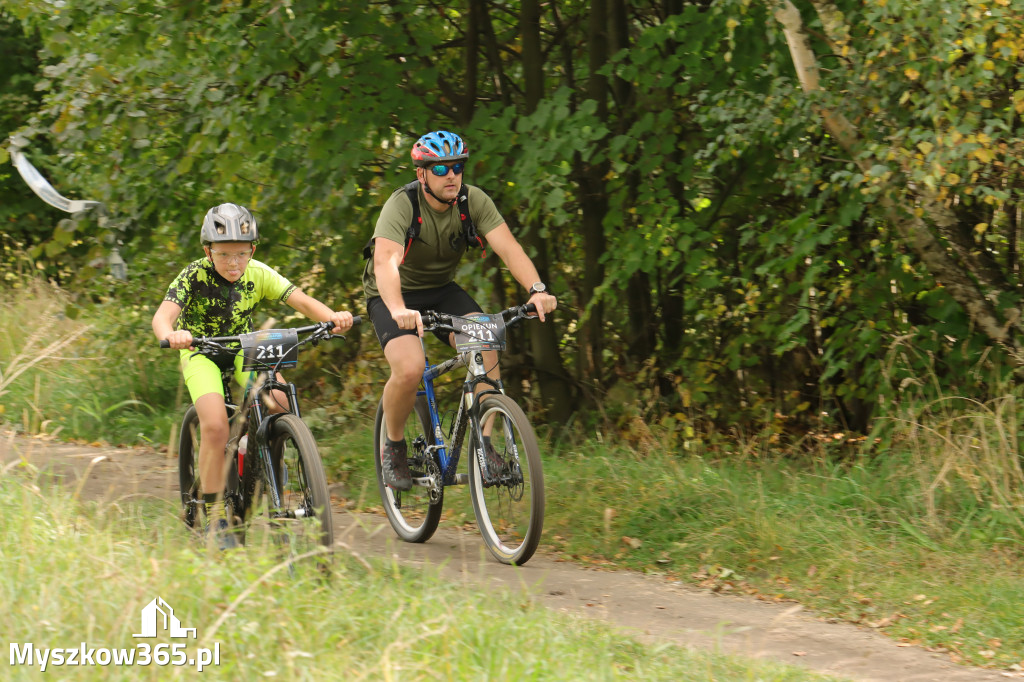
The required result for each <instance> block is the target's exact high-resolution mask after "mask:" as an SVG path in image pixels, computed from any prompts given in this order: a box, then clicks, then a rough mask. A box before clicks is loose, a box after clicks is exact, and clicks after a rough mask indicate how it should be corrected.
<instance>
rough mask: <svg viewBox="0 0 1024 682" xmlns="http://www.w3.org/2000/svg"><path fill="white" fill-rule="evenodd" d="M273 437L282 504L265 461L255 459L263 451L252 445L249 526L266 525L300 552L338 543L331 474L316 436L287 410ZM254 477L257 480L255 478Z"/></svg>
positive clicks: (277, 538)
mask: <svg viewBox="0 0 1024 682" xmlns="http://www.w3.org/2000/svg"><path fill="white" fill-rule="evenodd" d="M269 440H270V462H271V466H272V467H273V470H274V479H275V482H276V484H277V491H278V496H279V497H280V500H281V504H280V506H279V507H275V506H274V504H273V497H272V496H271V494H270V487H269V478H270V477H269V476H268V475H266V471H265V464H264V463H263V462H257V461H255V459H256V457H257V456H258V455H257V453H256V452H254V451H253V450H252V449H250V451H249V454H247V455H246V458H245V467H246V469H245V471H246V474H244V475H243V479H245V480H246V484H245V485H244V486H243V487H244V489H245V491H246V493H247V494H248V495H251V499H250V500H249V504H248V508H249V513H248V521H249V529H250V531H256V530H259V529H264V530H266V531H267V532H269V533H270V534H271V535H273V536H274V539H275V541H276V542H280V541H281V539H282V538H286V539H287V540H288V543H289V545H290V546H291V548H292V550H293V551H294V552H295V553H298V554H301V553H304V552H308V551H312V550H313V549H315V548H316V547H317V546H318V545H323V546H325V547H330V546H331V545H333V544H334V521H333V518H332V510H331V499H330V493H329V492H328V489H327V475H326V474H325V473H324V467H323V462H321V460H320V451H319V449H318V448H317V445H316V439H315V438H314V437H313V434H312V432H310V430H309V427H308V426H306V424H305V423H304V422H303V421H302V420H301V419H300V418H299V417H297V416H295V415H294V414H285V415H282V416H280V417H277V418H276V419H275V420H274V423H273V425H272V426H271V430H270V439H269ZM250 442H251V441H250ZM251 447H252V446H251V445H250V448H251ZM249 467H252V468H251V469H250V468H249ZM253 477H255V478H257V480H255V481H253V480H252V478H253ZM251 535H252V533H250V536H251Z"/></svg>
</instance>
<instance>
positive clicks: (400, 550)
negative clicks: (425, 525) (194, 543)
mask: <svg viewBox="0 0 1024 682" xmlns="http://www.w3.org/2000/svg"><path fill="white" fill-rule="evenodd" d="M99 458H101V459H99ZM18 460H21V461H26V462H29V463H31V464H32V465H33V466H35V467H37V468H40V469H45V470H48V471H52V472H53V473H55V474H58V475H62V476H65V480H66V483H67V486H68V489H69V490H71V491H72V492H73V493H74V492H77V493H79V494H80V495H81V497H82V498H83V499H93V500H104V499H107V500H114V499H124V498H126V497H130V496H155V497H159V498H162V499H168V500H175V499H177V494H178V492H177V486H178V482H177V461H176V460H174V459H168V458H166V457H165V456H164V455H163V454H160V453H157V452H154V451H152V450H127V449H117V448H104V447H88V446H78V445H68V444H64V443H58V442H54V441H45V440H39V439H26V438H16V437H15V436H14V435H13V434H10V433H8V434H4V433H0V462H2V463H3V464H0V468H3V467H6V466H8V465H11V466H15V465H14V464H13V463H14V462H15V461H18ZM86 472H88V475H87V476H85V474H86ZM334 524H335V535H336V537H337V539H338V542H341V543H343V544H344V545H345V546H346V547H347V548H349V550H350V551H352V552H354V553H357V554H359V555H361V556H364V557H366V556H394V557H397V558H398V559H399V560H401V561H403V562H406V563H408V564H410V565H419V566H422V567H424V568H425V569H429V570H438V571H441V572H443V573H444V574H445V575H447V577H448V578H449V579H452V578H454V579H459V580H464V581H466V582H473V583H489V584H493V585H498V586H502V587H504V588H507V589H512V590H526V591H528V592H529V593H530V594H531V595H533V597H534V599H536V600H537V602H539V603H541V604H544V605H546V606H547V607H549V608H552V609H558V610H561V611H566V612H571V613H575V614H579V615H583V616H586V617H590V618H595V619H599V620H603V621H606V622H608V623H612V624H614V625H616V626H619V627H621V628H624V629H626V630H628V631H630V633H631V634H633V635H636V636H639V637H640V638H642V639H646V640H649V641H670V642H674V643H677V644H680V645H684V646H690V647H696V648H708V649H719V650H722V651H730V652H735V653H739V654H743V655H745V656H750V657H754V658H768V659H774V660H778V661H782V662H785V663H790V664H796V665H803V666H806V667H808V668H812V669H814V670H817V671H820V672H824V673H829V674H833V675H837V676H841V677H846V678H849V679H853V680H863V681H869V680H870V681H875V680H879V681H882V680H884V681H887V682H888V681H907V682H911V681H913V682H918V681H920V682H925V681H928V682H937V681H943V682H960V681H963V682H981V681H983V680H1005V679H1007V678H1010V677H1015V678H1018V679H1024V675H1021V674H1020V673H1005V672H1003V673H1000V672H997V671H991V670H983V669H979V668H968V667H964V666H959V665H955V664H953V663H951V662H950V661H949V660H948V659H947V658H946V657H945V656H942V655H940V654H933V653H929V652H927V651H924V650H923V649H920V648H917V647H910V646H899V645H898V644H897V643H895V642H893V641H892V640H890V639H887V638H886V637H884V636H883V635H881V634H879V633H877V632H874V631H872V630H869V629H866V628H860V627H857V626H853V625H848V624H842V623H827V622H824V621H822V620H819V619H818V618H816V617H815V616H814V614H811V613H808V612H805V611H803V610H802V609H801V607H799V606H797V605H793V604H783V605H778V604H769V603H765V602H760V601H757V600H754V599H750V598H744V597H739V596H729V595H725V596H723V595H717V594H714V593H711V592H709V591H704V590H698V589H696V588H693V587H691V586H689V585H684V584H681V583H678V582H671V581H668V580H666V579H664V578H659V577H653V576H647V575H642V574H637V573H631V572H626V571H596V570H591V569H587V568H583V567H580V566H578V565H576V564H572V563H569V562H565V561H562V560H560V559H559V557H557V556H555V555H552V554H546V553H544V552H543V551H540V552H538V554H537V555H536V556H534V558H533V559H531V560H530V562H529V563H528V564H527V565H526V566H523V567H519V568H512V567H506V566H503V565H501V564H498V563H497V562H496V561H494V560H493V559H491V558H490V556H489V555H488V554H487V552H486V550H485V549H484V547H483V543H482V542H481V541H480V538H479V536H478V535H477V534H476V533H469V532H465V531H460V530H458V529H452V528H445V527H444V524H443V523H442V526H441V528H439V529H438V531H437V533H436V534H435V536H434V537H433V538H432V539H431V540H430V541H429V542H427V543H425V544H422V545H410V544H406V543H403V542H400V541H397V538H396V536H395V534H394V532H393V531H392V530H391V527H390V526H389V525H388V523H387V520H386V519H385V518H384V517H378V516H375V515H372V514H353V513H349V512H346V511H343V510H341V509H336V510H335V517H334Z"/></svg>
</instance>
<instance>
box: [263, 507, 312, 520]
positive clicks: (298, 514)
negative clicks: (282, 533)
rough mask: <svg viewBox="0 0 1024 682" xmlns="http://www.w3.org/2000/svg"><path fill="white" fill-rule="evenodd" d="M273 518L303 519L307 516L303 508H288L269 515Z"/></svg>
mask: <svg viewBox="0 0 1024 682" xmlns="http://www.w3.org/2000/svg"><path fill="white" fill-rule="evenodd" d="M270 516H271V518H274V519H304V518H306V517H308V516H309V514H307V513H306V510H305V509H290V510H288V511H286V512H274V513H273V514H271V515H270Z"/></svg>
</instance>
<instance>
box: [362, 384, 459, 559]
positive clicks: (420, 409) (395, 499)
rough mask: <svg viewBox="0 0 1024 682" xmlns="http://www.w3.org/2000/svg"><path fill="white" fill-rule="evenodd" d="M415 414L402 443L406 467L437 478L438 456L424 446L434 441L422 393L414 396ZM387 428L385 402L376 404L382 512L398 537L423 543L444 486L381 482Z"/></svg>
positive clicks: (376, 458) (441, 503)
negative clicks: (403, 486) (404, 487)
mask: <svg viewBox="0 0 1024 682" xmlns="http://www.w3.org/2000/svg"><path fill="white" fill-rule="evenodd" d="M413 412H414V414H412V415H409V419H408V420H406V422H405V442H406V444H407V445H408V447H409V450H408V452H409V470H410V471H412V477H413V478H414V479H416V478H422V477H425V476H436V477H437V479H438V480H440V469H439V467H438V466H437V459H436V457H435V456H434V455H432V454H431V453H429V452H427V450H426V448H427V446H429V445H433V444H434V436H433V432H434V431H433V429H432V428H431V425H430V409H429V408H428V407H427V399H426V397H424V396H419V397H417V398H416V405H415V408H414V409H413ZM386 435H387V429H386V428H385V423H384V402H383V401H381V402H380V404H378V405H377V418H376V420H375V424H374V439H373V442H374V453H373V454H374V463H375V466H376V469H377V490H378V491H379V492H380V499H381V502H383V504H384V512H385V513H386V514H387V515H388V521H389V522H390V523H391V527H392V528H394V529H395V532H396V533H398V537H400V538H402V539H403V540H405V541H406V542H426V541H427V540H429V539H430V536H432V535H433V534H434V531H435V530H437V524H438V522H439V521H440V520H441V509H442V507H443V506H444V488H443V487H440V488H438V489H437V490H435V491H434V493H433V496H432V495H431V491H430V489H429V488H426V487H424V486H418V485H414V486H413V487H412V490H406V491H401V490H394V489H393V488H391V487H389V486H388V485H386V484H385V483H384V478H383V474H382V472H381V464H380V452H381V449H382V448H383V447H384V439H385V437H386Z"/></svg>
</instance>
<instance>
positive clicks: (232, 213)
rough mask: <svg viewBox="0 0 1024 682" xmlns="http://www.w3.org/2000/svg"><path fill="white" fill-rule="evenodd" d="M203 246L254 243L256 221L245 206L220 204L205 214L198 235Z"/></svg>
mask: <svg viewBox="0 0 1024 682" xmlns="http://www.w3.org/2000/svg"><path fill="white" fill-rule="evenodd" d="M199 238H200V240H201V241H202V242H203V246H207V245H209V244H213V243H215V242H256V241H257V240H258V239H259V232H257V229H256V219H255V218H254V217H253V216H252V213H250V212H249V209H247V208H246V207H245V206H239V205H238V204H221V205H220V206H214V207H213V208H211V209H210V210H209V211H207V212H206V217H205V218H203V229H202V232H201V233H200V235H199Z"/></svg>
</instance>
